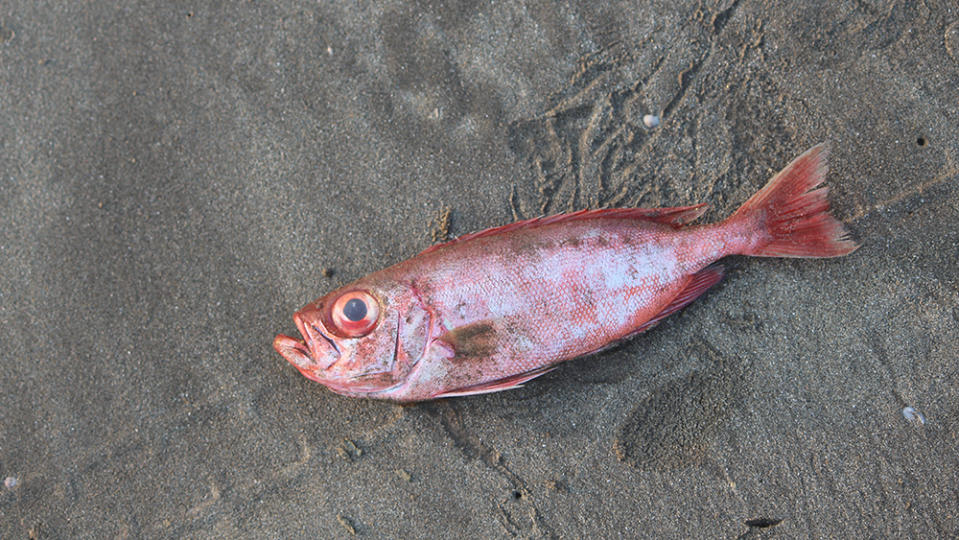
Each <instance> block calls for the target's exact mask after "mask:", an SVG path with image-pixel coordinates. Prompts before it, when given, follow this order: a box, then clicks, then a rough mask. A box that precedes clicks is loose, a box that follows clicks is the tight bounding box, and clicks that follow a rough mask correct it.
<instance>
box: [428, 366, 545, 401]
mask: <svg viewBox="0 0 959 540" xmlns="http://www.w3.org/2000/svg"><path fill="white" fill-rule="evenodd" d="M556 367H557V366H544V367H541V368H536V369H534V370H532V371H527V372H526V373H520V374H519V375H511V376H509V377H505V378H503V379H497V380H495V381H490V382H486V383H481V384H476V385H473V386H466V387H464V388H460V389H458V390H451V391H449V392H443V393H442V394H437V395H435V396H433V398H435V399H438V398H448V397H459V396H473V395H476V394H489V393H492V392H501V391H503V390H512V389H514V388H519V387H521V386H522V385H523V383H525V382H527V381H531V380H533V379H535V378H536V377H539V376H540V375H545V374H547V373H549V372H550V371H553V370H554V369H556Z"/></svg>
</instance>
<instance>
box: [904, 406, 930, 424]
mask: <svg viewBox="0 0 959 540" xmlns="http://www.w3.org/2000/svg"><path fill="white" fill-rule="evenodd" d="M902 415H903V416H904V417H906V420H909V421H910V422H913V423H916V424H919V425H920V426H921V425H923V424H925V423H926V417H925V416H923V415H922V413H921V412H919V411H917V410H916V409H913V408H912V407H906V408H905V409H903V410H902Z"/></svg>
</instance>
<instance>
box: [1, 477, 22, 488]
mask: <svg viewBox="0 0 959 540" xmlns="http://www.w3.org/2000/svg"><path fill="white" fill-rule="evenodd" d="M19 483H20V481H19V480H17V477H16V476H8V477H6V478H4V479H3V487H5V488H7V489H13V488H15V487H17V484H19Z"/></svg>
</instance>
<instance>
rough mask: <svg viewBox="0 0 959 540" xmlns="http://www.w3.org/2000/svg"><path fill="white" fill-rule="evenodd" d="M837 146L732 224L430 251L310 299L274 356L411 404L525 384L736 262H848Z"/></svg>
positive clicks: (465, 239) (609, 222) (353, 388)
mask: <svg viewBox="0 0 959 540" xmlns="http://www.w3.org/2000/svg"><path fill="white" fill-rule="evenodd" d="M827 156H828V150H827V147H826V146H825V145H823V144H820V145H817V146H814V147H813V148H811V149H809V150H808V151H806V152H805V153H804V154H802V155H801V156H799V157H798V158H796V159H795V160H794V161H792V162H791V163H790V164H789V165H787V166H786V167H785V168H784V169H783V170H782V171H780V172H779V173H778V174H776V175H775V176H773V177H772V178H771V179H770V180H769V182H768V183H767V184H766V185H765V187H763V188H762V189H760V190H759V191H758V192H756V193H755V194H754V195H753V196H752V197H750V198H749V199H748V200H747V201H746V202H745V203H744V204H743V205H742V206H741V207H739V209H737V210H736V211H735V212H733V213H732V214H731V215H730V216H729V217H728V218H727V219H725V220H723V221H721V222H719V223H711V224H702V225H697V224H693V223H692V222H693V221H694V220H696V219H697V218H698V217H700V216H701V215H702V214H703V213H705V212H706V203H702V204H697V205H694V206H680V207H673V208H611V209H600V210H580V211H577V212H572V213H566V214H558V215H553V216H549V217H540V218H535V219H529V220H524V221H518V222H515V223H511V224H508V225H504V226H500V227H495V228H491V229H487V230H484V231H480V232H476V233H471V234H467V235H464V236H461V237H459V238H457V239H454V240H451V241H449V242H445V243H442V244H437V245H434V246H431V247H429V248H427V249H426V250H425V251H423V252H421V253H420V254H418V255H416V256H414V257H412V258H410V259H407V260H405V261H403V262H400V263H398V264H395V265H393V266H390V267H388V268H385V269H382V270H379V271H377V272H374V273H372V274H369V275H367V276H365V277H363V278H360V279H358V280H356V281H354V282H352V283H350V284H348V285H345V286H343V287H340V288H338V289H336V290H334V291H332V292H329V293H328V294H326V295H324V296H322V297H321V298H319V299H317V300H315V301H313V302H310V303H309V304H307V305H306V306H304V307H303V308H301V309H300V310H298V311H296V312H295V313H294V315H293V321H294V323H295V325H296V327H297V329H298V330H299V333H300V335H301V336H302V338H293V337H290V336H286V335H283V334H280V335H278V336H276V338H275V339H274V341H273V346H274V348H275V349H276V351H277V352H279V354H280V355H282V356H283V357H284V358H285V359H286V360H287V361H289V362H290V363H291V364H292V365H293V366H294V367H295V368H296V369H297V370H299V371H300V373H302V374H303V375H304V376H305V377H307V378H308V379H311V380H313V381H316V382H318V383H320V384H322V385H324V386H326V387H327V388H328V389H329V390H331V391H333V392H335V393H337V394H342V395H345V396H350V397H360V398H371V399H383V400H390V401H395V402H399V403H411V402H418V401H426V400H432V399H439V398H450V397H457V396H469V395H475V394H484V393H489V392H499V391H502V390H509V389H514V388H519V387H521V386H523V384H524V383H526V382H528V381H530V380H532V379H535V378H536V377H540V376H542V375H544V374H546V373H548V372H550V371H552V370H553V369H556V367H557V366H558V364H560V363H562V362H565V361H567V360H571V359H573V358H577V357H581V356H586V355H590V354H593V353H597V352H599V351H602V350H604V349H606V348H608V347H610V346H612V345H615V344H617V343H619V342H621V341H623V340H625V339H628V338H630V337H633V336H635V335H637V334H640V333H642V332H645V331H647V330H649V329H650V328H652V327H653V326H655V325H656V324H657V323H659V322H660V321H662V320H663V319H665V318H666V317H668V316H670V315H672V314H673V313H676V312H677V311H679V310H680V309H682V308H683V307H685V306H686V305H688V304H689V303H690V302H692V301H694V300H696V299H697V298H699V297H700V296H701V295H702V294H703V293H705V292H706V291H707V290H708V289H709V288H710V287H712V286H714V285H716V284H717V283H718V282H719V281H720V280H721V279H722V278H723V274H724V268H723V266H722V265H721V264H719V263H717V261H718V260H719V259H722V258H724V257H727V256H730V255H746V256H752V257H810V258H819V257H840V256H843V255H847V254H849V253H851V252H853V251H855V250H856V249H857V248H858V245H857V244H856V243H855V242H854V241H853V240H852V239H851V238H850V234H849V232H848V231H847V229H846V228H845V227H844V226H843V224H842V223H841V222H840V221H838V220H837V219H836V218H834V217H833V216H832V215H831V214H830V212H829V201H828V199H827V193H828V188H827V187H821V184H822V183H823V181H824V179H825V177H826V173H827V170H828V165H827Z"/></svg>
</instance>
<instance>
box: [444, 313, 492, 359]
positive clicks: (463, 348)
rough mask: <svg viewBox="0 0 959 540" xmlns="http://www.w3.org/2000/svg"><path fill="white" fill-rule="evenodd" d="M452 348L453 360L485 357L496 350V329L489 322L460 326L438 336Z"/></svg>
mask: <svg viewBox="0 0 959 540" xmlns="http://www.w3.org/2000/svg"><path fill="white" fill-rule="evenodd" d="M440 339H441V340H443V341H445V342H446V343H447V344H449V345H450V347H452V348H453V351H455V354H454V356H453V360H463V359H466V358H477V357H487V356H490V355H492V354H493V352H494V351H495V350H496V329H495V328H493V324H492V323H491V322H489V321H480V322H477V323H473V324H468V325H466V326H461V327H459V328H456V329H454V330H450V331H449V332H447V333H445V334H443V335H442V336H440Z"/></svg>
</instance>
